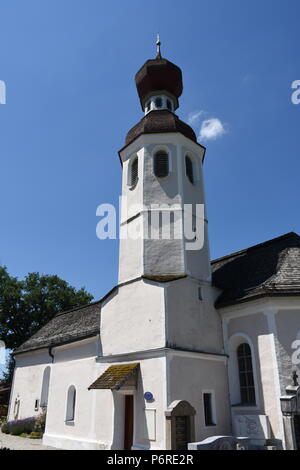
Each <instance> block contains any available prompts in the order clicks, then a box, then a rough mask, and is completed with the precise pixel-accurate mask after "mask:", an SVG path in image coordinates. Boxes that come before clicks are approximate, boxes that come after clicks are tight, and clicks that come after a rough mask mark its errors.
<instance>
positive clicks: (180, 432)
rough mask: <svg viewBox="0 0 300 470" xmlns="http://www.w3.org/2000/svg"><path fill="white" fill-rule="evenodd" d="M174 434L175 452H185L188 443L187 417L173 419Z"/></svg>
mask: <svg viewBox="0 0 300 470" xmlns="http://www.w3.org/2000/svg"><path fill="white" fill-rule="evenodd" d="M175 432H176V450H187V445H188V442H189V434H190V433H189V417H188V416H176V418H175Z"/></svg>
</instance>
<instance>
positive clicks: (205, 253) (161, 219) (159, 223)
mask: <svg viewBox="0 0 300 470" xmlns="http://www.w3.org/2000/svg"><path fill="white" fill-rule="evenodd" d="M135 81H136V86H137V90H138V94H139V98H140V102H141V106H142V110H143V112H144V114H145V116H144V118H143V119H142V120H141V121H140V122H139V123H138V124H137V125H136V126H134V127H133V128H132V129H131V130H130V131H129V132H128V134H127V137H126V146H125V147H124V148H123V149H122V150H121V151H120V152H119V155H120V159H121V161H122V165H123V183H122V196H123V204H122V215H121V235H122V236H123V237H124V238H123V240H122V241H121V244H120V264H119V282H120V283H123V282H127V281H129V280H132V279H135V278H137V277H140V276H145V277H148V278H153V279H157V278H159V279H161V280H170V279H176V278H179V277H182V276H186V275H190V276H192V277H194V278H196V279H199V280H203V281H207V280H209V279H210V263H209V250H208V241H207V240H208V239H207V227H206V225H207V221H206V219H205V218H204V215H203V209H204V189H203V173H202V163H203V159H204V154H205V148H204V147H203V146H202V145H200V144H198V143H197V140H196V136H195V133H194V131H193V130H192V129H191V128H190V127H189V126H188V125H187V124H185V123H184V122H182V121H181V120H180V119H179V118H178V117H177V116H176V114H175V111H176V109H177V108H178V106H179V102H178V98H179V97H180V95H181V93H182V74H181V70H180V69H179V67H177V66H176V65H174V64H172V63H171V62H169V61H168V60H166V59H163V58H162V57H161V53H160V42H159V40H158V42H157V56H156V59H153V60H148V61H147V62H146V63H145V64H144V65H143V67H142V68H141V69H140V70H139V71H138V72H137V74H136V77H135ZM184 208H186V211H185V218H184ZM196 211H198V212H197V213H196ZM189 215H190V217H189ZM184 219H185V222H186V223H185V224H184ZM197 228H198V230H197ZM184 232H185V233H184ZM196 232H198V234H197V233H196ZM204 233H205V236H203V235H204ZM185 235H186V236H185ZM186 237H188V239H187V238H186ZM202 244H203V245H204V246H203V247H202ZM197 247H198V248H197ZM199 248H201V249H199Z"/></svg>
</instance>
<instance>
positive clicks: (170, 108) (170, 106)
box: [167, 99, 172, 111]
mask: <svg viewBox="0 0 300 470" xmlns="http://www.w3.org/2000/svg"><path fill="white" fill-rule="evenodd" d="M167 108H168V110H169V111H172V103H171V101H170V100H168V99H167Z"/></svg>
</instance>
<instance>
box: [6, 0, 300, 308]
mask: <svg viewBox="0 0 300 470" xmlns="http://www.w3.org/2000/svg"><path fill="white" fill-rule="evenodd" d="M299 15H300V3H299V0H295V1H294V0H280V1H279V0H259V1H257V0H251V1H250V0H243V1H241V0H226V1H225V0H210V1H202V0H187V1H185V2H182V1H175V0H160V1H157V0H152V1H151V2H145V1H142V0H139V1H137V0H128V1H127V2H124V1H123V0H122V1H116V0H111V1H110V2H105V1H102V0H2V1H1V4H0V18H1V29H0V44H1V48H0V80H4V81H5V83H6V87H7V103H6V104H5V105H0V165H1V166H0V175H1V185H0V217H1V231H0V263H1V264H4V265H6V266H7V267H8V270H9V272H10V273H11V274H12V275H15V276H18V277H19V278H23V277H24V276H25V275H26V273H28V272H32V271H39V272H41V273H47V274H50V273H55V274H58V275H59V276H61V277H62V278H64V279H66V280H67V281H68V282H70V283H71V284H72V285H75V286H76V287H81V286H85V287H86V288H87V290H88V291H90V292H91V293H92V294H93V295H94V296H95V298H96V299H98V298H100V297H101V296H102V295H104V294H105V293H106V292H107V291H108V290H109V289H110V288H111V287H112V286H113V285H115V284H116V282H117V264H118V242H117V241H113V240H109V241H100V240H98V239H97V238H96V233H95V229H96V224H97V221H98V219H97V217H96V208H97V206H98V205H99V204H101V203H104V202H105V203H112V204H117V202H118V196H119V194H120V185H121V167H120V163H119V159H118V156H117V151H118V150H119V149H120V148H121V147H122V146H123V145H124V138H125V135H126V133H127V131H128V130H129V128H131V127H132V126H133V125H134V124H135V123H136V122H137V121H138V120H139V119H140V118H141V117H142V114H141V109H140V105H139V101H138V97H137V93H136V90H135V85H134V81H133V79H134V74H135V73H136V71H137V70H138V68H139V67H140V66H141V65H142V64H143V63H144V62H145V60H147V59H148V58H152V57H154V55H155V36H156V33H157V31H159V32H160V34H161V40H162V53H163V56H165V57H166V58H168V59H169V60H171V61H173V62H175V63H176V64H178V65H179V66H180V67H181V69H182V71H183V78H184V93H183V95H182V97H181V99H180V108H179V110H178V115H179V116H180V118H181V119H183V120H186V121H187V120H188V119H189V118H190V117H191V113H194V114H195V113H196V114H197V113H200V111H201V114H200V115H199V119H198V121H197V120H195V119H194V121H193V125H194V126H195V130H196V132H197V134H198V135H199V133H200V132H199V131H200V127H201V125H202V122H203V120H206V121H207V120H211V119H218V120H219V121H209V123H210V124H212V123H216V122H217V123H219V124H220V125H221V126H223V127H222V128H223V129H224V130H225V132H224V133H223V134H222V132H221V133H220V135H218V136H217V138H215V139H209V140H207V141H205V142H202V143H204V144H205V145H206V147H207V153H206V160H205V186H206V196H207V207H208V217H209V235H210V247H211V256H212V257H213V258H216V257H219V256H223V255H225V254H227V253H230V252H232V251H236V250H239V249H242V248H245V247H247V246H250V245H252V244H256V243H259V242H262V241H265V240H267V239H270V238H272V237H276V236H278V235H281V234H283V233H286V232H289V231H296V232H298V233H300V221H299V174H300V161H299V160H300V159H299V123H300V105H293V104H292V103H291V93H292V90H291V83H292V82H293V81H294V80H296V79H300V68H299V50H298V49H299V48H298V47H297V45H298V43H299ZM222 128H221V129H222ZM202 134H203V133H202Z"/></svg>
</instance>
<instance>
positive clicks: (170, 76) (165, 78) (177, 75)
mask: <svg viewBox="0 0 300 470" xmlns="http://www.w3.org/2000/svg"><path fill="white" fill-rule="evenodd" d="M160 44H161V43H160V39H159V36H158V38H157V42H156V45H157V54H156V58H155V59H149V60H147V61H146V62H145V63H144V65H143V66H142V67H141V68H140V70H139V71H138V72H137V73H136V75H135V83H136V87H137V91H138V95H139V98H140V101H141V105H142V108H143V104H144V103H145V100H146V99H147V98H148V96H149V95H151V94H152V93H153V92H156V91H159V92H162V91H164V92H167V93H169V94H171V95H172V96H174V97H175V98H176V100H177V99H178V98H179V96H180V95H181V93H182V90H183V85H182V73H181V70H180V68H179V67H177V65H175V64H173V63H172V62H170V61H169V60H167V59H164V58H163V57H162V56H161V51H160Z"/></svg>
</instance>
